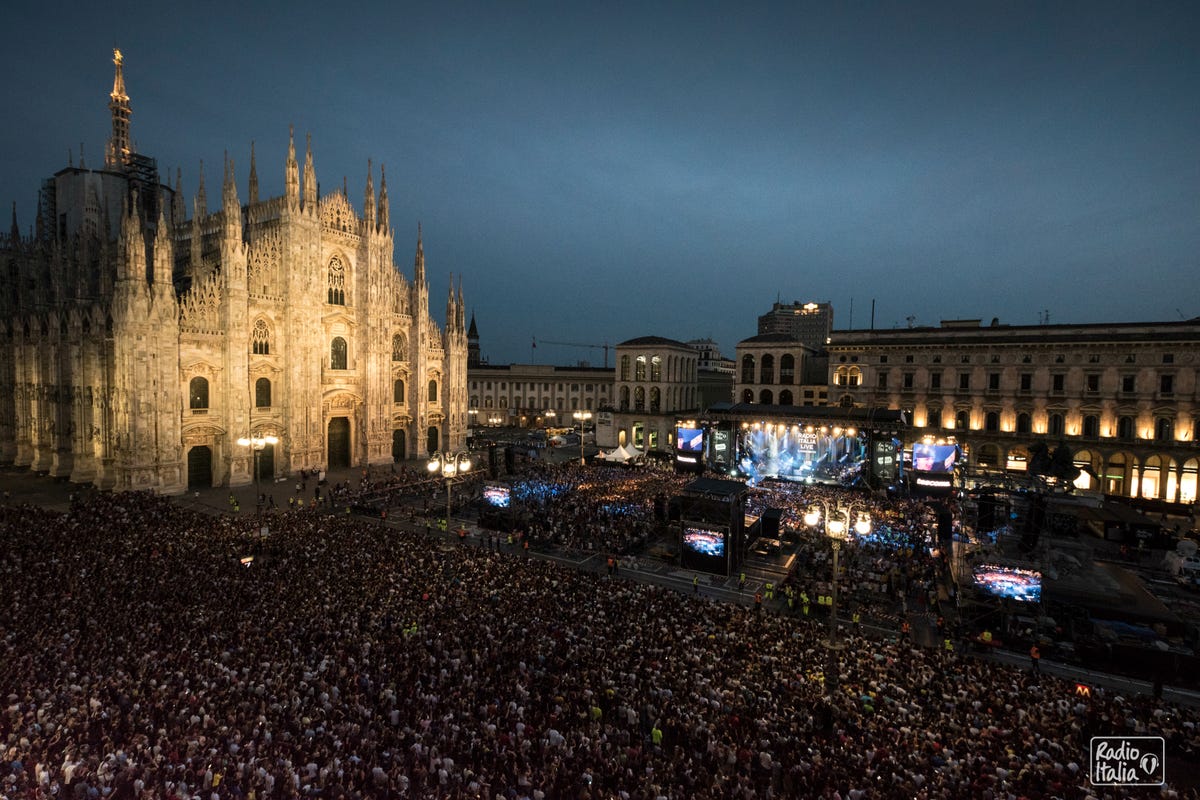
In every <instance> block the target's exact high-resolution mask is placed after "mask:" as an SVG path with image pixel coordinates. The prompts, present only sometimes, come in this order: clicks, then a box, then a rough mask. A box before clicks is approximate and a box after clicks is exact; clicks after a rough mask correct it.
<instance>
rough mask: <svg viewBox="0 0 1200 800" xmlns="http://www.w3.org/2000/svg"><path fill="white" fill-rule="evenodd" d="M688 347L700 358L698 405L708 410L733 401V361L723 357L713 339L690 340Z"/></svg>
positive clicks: (697, 382) (697, 381) (697, 370)
mask: <svg viewBox="0 0 1200 800" xmlns="http://www.w3.org/2000/svg"><path fill="white" fill-rule="evenodd" d="M687 346H688V347H690V348H692V349H693V350H695V351H696V352H697V353H698V354H699V356H700V359H699V361H697V362H696V390H697V391H698V393H699V397H698V402H697V405H698V406H699V407H700V408H708V407H709V406H711V405H714V404H716V403H729V402H732V400H733V374H734V366H733V359H732V358H726V357H725V356H723V355H721V348H720V347H719V346H718V345H717V343H716V342H714V341H713V340H712V339H689V340H688V341H687Z"/></svg>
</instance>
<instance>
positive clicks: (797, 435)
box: [737, 424, 869, 485]
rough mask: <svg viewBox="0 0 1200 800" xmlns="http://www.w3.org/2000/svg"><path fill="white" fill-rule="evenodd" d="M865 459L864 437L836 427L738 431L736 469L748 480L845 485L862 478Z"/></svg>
mask: <svg viewBox="0 0 1200 800" xmlns="http://www.w3.org/2000/svg"><path fill="white" fill-rule="evenodd" d="M835 431H836V433H835ZM868 456H869V453H868V451H867V438H866V437H865V436H862V435H859V434H857V433H856V434H854V435H850V434H848V433H845V432H843V431H842V430H841V429H838V428H834V429H831V430H830V429H827V430H819V429H818V430H813V429H811V428H802V427H800V426H799V425H792V426H787V425H769V424H768V425H763V426H755V427H753V428H745V429H742V430H741V431H739V432H738V464H737V465H738V469H739V470H740V471H741V472H742V474H743V475H746V476H747V477H749V478H750V479H751V481H757V480H759V479H761V478H781V479H783V480H793V481H818V482H821V483H840V484H847V485H848V484H851V483H854V482H855V481H856V480H857V479H858V478H859V477H860V476H861V475H862V471H863V465H864V464H865V463H866V461H867V458H868Z"/></svg>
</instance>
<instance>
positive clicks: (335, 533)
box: [0, 473, 1200, 800]
mask: <svg viewBox="0 0 1200 800" xmlns="http://www.w3.org/2000/svg"><path fill="white" fill-rule="evenodd" d="M610 478H614V476H608V475H603V474H600V473H597V474H596V475H595V476H594V478H589V480H595V481H597V482H601V483H603V482H607V481H608V480H609V479H610ZM614 480H615V482H616V483H620V481H621V480H624V479H623V478H621V477H620V476H616V477H615V478H614ZM581 483H582V482H581ZM576 488H578V489H580V490H581V491H582V486H577V487H576ZM643 488H644V490H645V491H646V492H652V494H651V495H650V496H651V497H652V496H654V494H653V493H657V490H656V489H654V488H653V487H643ZM551 510H552V511H553V510H554V509H553V508H552V509H551ZM559 511H561V510H559ZM562 513H566V512H562ZM559 519H560V520H561V522H562V524H563V525H564V526H568V527H569V526H570V525H571V524H572V519H571V517H570V516H569V515H568V516H564V517H560V518H559ZM258 533H259V528H258V525H257V521H256V520H254V519H252V518H249V517H246V516H235V515H228V516H223V517H212V516H202V515H197V514H195V513H193V512H191V511H187V510H185V509H183V508H181V507H180V506H179V505H176V504H173V503H172V502H170V501H168V500H164V499H161V498H156V497H153V496H150V495H146V494H139V493H126V494H119V495H96V496H92V497H89V498H87V500H86V502H80V503H78V504H77V505H76V507H75V508H74V509H73V510H72V512H71V513H69V514H59V513H54V512H49V511H45V510H41V509H37V508H33V507H29V506H22V507H13V506H9V507H5V508H3V509H0V548H2V549H3V552H4V554H5V557H4V559H3V560H0V754H2V755H3V758H2V759H0V796H3V797H6V798H30V799H31V800H32V799H34V798H36V799H37V800H43V799H45V798H72V799H75V798H80V799H82V798H109V800H129V798H135V799H137V800H140V799H141V798H170V799H172V800H191V798H200V800H225V799H226V798H254V800H263V799H264V798H307V797H320V798H331V799H334V800H336V799H338V798H346V799H347V800H351V799H354V798H479V799H480V800H554V799H557V798H572V799H575V798H578V799H579V800H585V799H589V800H590V799H595V800H599V799H600V798H623V799H625V800H640V799H642V798H645V799H646V800H683V799H684V798H698V799H699V800H703V799H704V798H739V799H748V798H790V797H797V798H810V797H811V798H838V799H839V800H847V799H848V798H853V799H854V800H868V799H869V798H906V799H907V798H986V799H987V800H1001V799H1002V798H1035V797H1060V798H1078V799H1080V800H1082V799H1083V798H1088V797H1097V798H1110V797H1111V798H1117V797H1131V796H1143V797H1160V796H1164V797H1196V796H1197V794H1196V792H1195V790H1193V789H1190V788H1173V787H1172V786H1167V787H1161V788H1160V787H1136V788H1135V787H1117V788H1106V787H1098V786H1093V785H1091V784H1090V783H1089V780H1088V746H1089V740H1090V737H1092V736H1093V735H1110V734H1112V735H1117V734H1136V735H1152V736H1163V737H1165V738H1166V740H1167V762H1166V764H1167V776H1168V780H1170V779H1171V776H1172V774H1173V772H1172V770H1173V768H1176V767H1178V766H1181V765H1184V764H1191V765H1194V764H1195V762H1196V759H1197V758H1200V732H1198V731H1197V728H1196V723H1197V722H1198V721H1200V715H1198V714H1197V712H1196V711H1195V710H1193V709H1187V708H1177V707H1172V706H1169V705H1164V704H1163V703H1161V702H1159V701H1155V700H1153V699H1152V698H1150V697H1140V696H1134V697H1128V698H1124V697H1119V696H1116V695H1114V694H1111V693H1109V694H1104V693H1103V692H1099V691H1098V692H1096V693H1094V694H1093V695H1092V696H1091V697H1090V698H1080V697H1078V696H1076V695H1075V693H1074V692H1073V686H1072V685H1071V684H1068V683H1065V682H1063V681H1060V680H1058V679H1055V678H1052V677H1050V676H1038V675H1033V674H1031V673H1030V672H1029V671H1028V670H1018V669H1011V668H1005V667H1000V666H996V665H994V664H992V663H990V662H985V661H978V660H975V659H972V658H970V657H965V656H963V655H961V654H958V653H947V652H944V651H941V650H938V649H931V650H925V649H920V648H915V647H914V646H913V645H912V644H911V643H909V642H907V641H904V640H902V639H896V640H875V639H865V638H861V637H860V636H859V635H858V634H857V633H856V632H855V631H853V630H849V631H847V632H846V633H845V639H846V643H847V647H846V649H845V650H844V651H841V653H840V658H839V660H838V663H837V666H836V670H837V680H836V681H835V680H832V679H831V680H827V678H831V677H832V675H831V674H830V673H829V652H828V651H827V650H826V649H825V648H824V647H823V646H822V642H823V641H824V639H825V630H824V628H823V627H822V626H819V625H817V624H815V623H811V622H806V621H805V620H802V619H797V618H795V617H791V616H786V615H777V614H773V613H768V612H757V611H755V610H753V609H749V608H745V607H742V606H740V605H736V604H726V603H721V602H717V601H714V600H711V599H707V598H704V597H698V596H693V595H692V594H691V593H690V592H683V593H679V592H674V591H670V590H667V589H663V588H660V587H655V586H651V585H646V584H642V583H638V582H636V581H631V580H627V579H625V578H622V577H618V578H611V577H604V576H602V575H597V574H594V573H591V572H582V571H577V570H574V569H572V568H569V567H565V566H562V565H559V564H556V563H552V562H549V561H542V560H539V559H527V558H521V557H514V556H512V555H509V554H508V553H505V552H494V551H491V550H488V549H485V548H474V547H465V546H461V545H455V544H451V543H449V542H447V541H445V540H444V539H441V538H438V537H430V536H427V535H425V534H423V533H411V532H406V531H403V530H401V529H398V528H396V527H392V526H389V525H383V524H380V523H379V522H378V521H369V522H368V521H364V520H362V519H359V518H356V517H353V516H347V515H344V514H337V515H323V514H319V513H314V512H313V511H312V510H307V511H305V512H299V511H291V512H283V513H280V514H279V515H277V516H276V517H275V518H273V519H272V522H271V525H270V531H269V540H268V541H267V542H266V543H265V544H264V543H262V542H259V541H257V534H258ZM248 554H255V555H256V558H254V560H252V561H247V559H248Z"/></svg>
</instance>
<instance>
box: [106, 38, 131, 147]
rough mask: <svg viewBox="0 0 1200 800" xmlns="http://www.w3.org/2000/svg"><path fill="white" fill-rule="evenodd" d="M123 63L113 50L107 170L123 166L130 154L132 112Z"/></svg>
mask: <svg viewBox="0 0 1200 800" xmlns="http://www.w3.org/2000/svg"><path fill="white" fill-rule="evenodd" d="M124 63H125V57H124V56H122V55H121V51H120V50H113V64H115V65H116V74H115V75H114V76H113V88H112V93H111V94H109V101H108V109H109V111H111V112H112V138H110V139H109V140H108V154H107V156H106V157H105V160H104V166H106V167H109V168H114V167H119V166H121V165H123V164H124V163H125V161H126V159H128V157H129V153H130V147H129V118H130V116H132V114H133V110H132V109H131V108H130V106H129V95H128V94H126V93H125V73H124V71H123V65H124Z"/></svg>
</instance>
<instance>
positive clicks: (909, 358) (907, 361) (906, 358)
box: [904, 356, 913, 364]
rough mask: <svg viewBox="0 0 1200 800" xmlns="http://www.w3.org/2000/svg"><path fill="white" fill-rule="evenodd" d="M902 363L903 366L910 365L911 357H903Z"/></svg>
mask: <svg viewBox="0 0 1200 800" xmlns="http://www.w3.org/2000/svg"><path fill="white" fill-rule="evenodd" d="M904 363H905V364H911V363H913V357H912V356H905V357H904Z"/></svg>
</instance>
